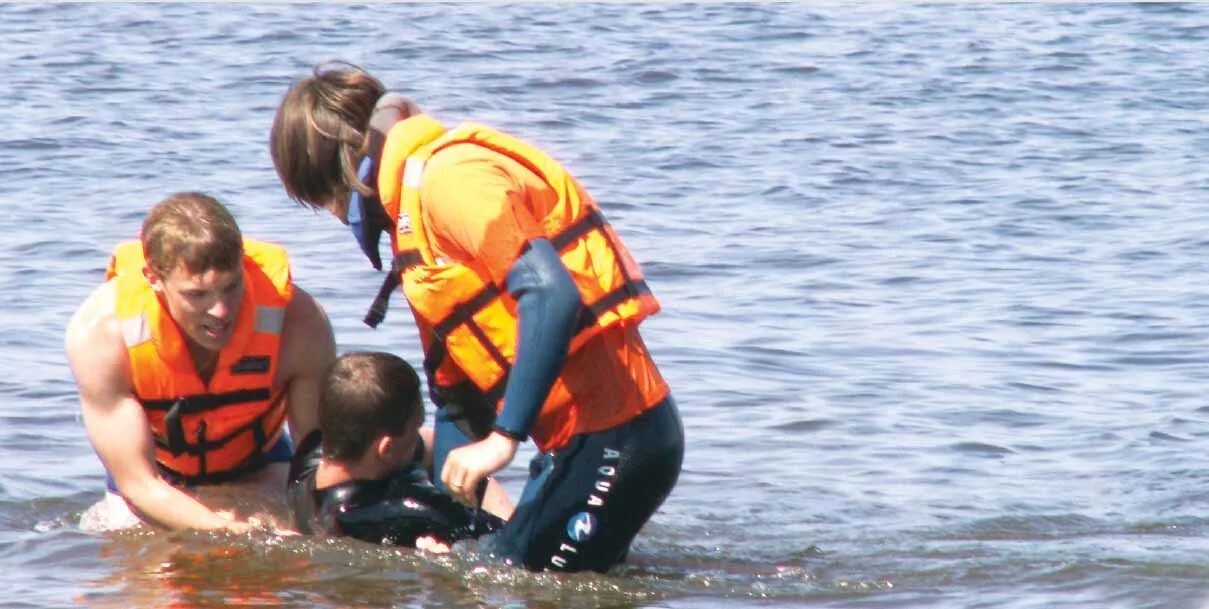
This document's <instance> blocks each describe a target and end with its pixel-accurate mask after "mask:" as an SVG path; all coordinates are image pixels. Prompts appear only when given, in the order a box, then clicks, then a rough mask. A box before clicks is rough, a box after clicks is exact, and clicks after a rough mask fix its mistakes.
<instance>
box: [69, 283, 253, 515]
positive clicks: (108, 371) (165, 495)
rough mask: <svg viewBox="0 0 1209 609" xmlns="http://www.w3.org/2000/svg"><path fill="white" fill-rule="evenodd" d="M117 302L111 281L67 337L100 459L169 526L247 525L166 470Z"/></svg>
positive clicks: (132, 498) (138, 505)
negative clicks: (172, 479)
mask: <svg viewBox="0 0 1209 609" xmlns="http://www.w3.org/2000/svg"><path fill="white" fill-rule="evenodd" d="M112 303H113V285H112V283H110V284H105V285H102V286H101V287H99V288H97V290H95V291H94V292H93V294H92V295H91V296H90V297H89V298H88V299H87V300H85V302H84V304H83V305H81V307H80V309H79V310H77V311H76V313H75V315H74V316H73V317H72V319H71V321H70V322H69V324H68V328H67V336H66V347H67V358H68V361H69V363H70V365H71V370H72V373H73V374H74V375H75V377H76V382H77V384H78V385H79V390H80V404H81V408H82V410H83V418H84V427H85V429H86V431H87V433H88V439H89V440H90V441H91V442H92V445H93V448H94V449H95V450H96V452H97V455H98V456H99V457H100V459H101V462H102V463H103V464H104V465H105V468H106V469H107V470H108V471H109V473H110V475H112V476H113V479H114V482H115V483H116V484H117V487H118V490H119V492H121V494H122V496H124V497H125V498H126V499H127V500H128V501H129V502H130V503H131V504H132V505H133V506H134V508H135V510H136V511H137V512H138V513H139V515H140V516H141V517H143V518H145V519H147V520H150V521H152V522H154V523H156V524H159V525H161V526H164V527H168V528H170V529H220V528H226V529H230V530H233V531H236V532H243V531H246V530H248V529H249V528H250V525H248V524H247V523H245V522H239V521H233V520H231V519H230V518H227V517H224V516H222V515H220V514H218V513H217V512H215V511H213V510H211V509H210V508H208V507H206V506H205V505H203V504H202V503H201V502H199V501H197V500H196V499H194V498H193V497H192V496H190V495H188V494H187V493H185V492H183V491H181V490H180V489H178V488H176V487H174V486H172V485H171V484H168V483H167V482H166V481H164V480H163V478H161V477H160V475H159V472H158V471H157V470H156V465H155V458H154V442H153V440H152V436H151V425H150V423H149V422H148V421H147V416H146V414H145V412H144V411H143V407H142V405H141V404H139V402H138V400H137V399H136V398H135V397H134V390H133V387H132V386H131V381H130V378H131V375H130V369H129V366H130V363H129V358H128V356H127V354H126V347H125V343H124V342H123V340H122V333H121V328H120V326H119V323H118V321H117V319H116V318H114V317H113V315H112V314H111V313H110V311H112V310H113V306H112Z"/></svg>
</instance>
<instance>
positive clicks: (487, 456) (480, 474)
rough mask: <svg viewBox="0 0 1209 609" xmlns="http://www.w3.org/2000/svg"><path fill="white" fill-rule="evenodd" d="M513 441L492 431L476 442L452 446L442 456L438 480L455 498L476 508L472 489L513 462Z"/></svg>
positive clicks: (514, 445) (474, 489) (514, 450)
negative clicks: (442, 460)
mask: <svg viewBox="0 0 1209 609" xmlns="http://www.w3.org/2000/svg"><path fill="white" fill-rule="evenodd" d="M516 444H517V442H516V440H515V439H513V438H509V437H508V436H506V435H504V434H502V433H499V432H495V431H493V432H491V433H490V434H489V435H488V436H487V437H486V438H483V439H482V440H479V441H478V442H475V443H473V444H467V445H466V446H463V447H461V448H455V449H454V450H452V451H450V452H449V456H448V457H446V458H445V467H443V468H442V469H441V482H443V483H444V484H445V488H448V489H449V494H450V495H452V496H453V498H454V499H457V500H458V501H459V502H460V503H463V504H465V505H467V506H469V507H472V508H477V507H478V501H477V498H476V497H475V492H476V491H477V490H478V487H479V482H481V481H482V480H483V478H486V477H487V476H490V475H491V474H493V473H495V472H497V471H499V470H501V469H503V468H504V466H505V465H508V464H509V463H511V462H512V458H513V457H515V456H516Z"/></svg>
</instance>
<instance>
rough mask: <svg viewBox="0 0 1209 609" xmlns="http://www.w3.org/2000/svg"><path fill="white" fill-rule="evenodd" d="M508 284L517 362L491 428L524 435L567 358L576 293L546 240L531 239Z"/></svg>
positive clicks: (518, 436)
mask: <svg viewBox="0 0 1209 609" xmlns="http://www.w3.org/2000/svg"><path fill="white" fill-rule="evenodd" d="M507 287H508V292H509V293H510V294H512V296H513V297H514V298H515V299H516V312H517V324H518V328H517V342H516V361H515V362H514V363H513V365H512V372H510V373H509V375H508V385H507V387H506V388H505V389H504V407H503V408H502V409H501V410H500V414H499V416H498V417H496V419H495V428H496V429H497V430H499V431H501V432H503V433H505V434H507V435H509V436H511V437H513V438H516V439H518V440H522V439H524V438H525V437H527V436H528V434H529V429H530V428H532V427H533V423H534V421H536V420H537V415H538V413H539V412H540V411H541V407H542V404H543V403H545V401H546V396H547V395H548V394H549V393H550V388H551V387H552V386H553V385H554V381H555V379H556V378H558V373H559V371H560V370H562V367H563V363H564V362H565V361H566V358H567V349H568V346H569V345H570V343H571V335H572V331H573V330H574V328H575V320H576V318H577V316H578V313H579V309H580V296H579V290H578V289H577V288H576V287H575V280H574V279H572V278H571V274H570V273H569V272H568V271H567V268H566V267H565V266H563V263H562V259H560V258H559V257H558V252H556V251H555V250H554V246H553V245H552V244H551V243H550V241H549V240H547V239H535V240H533V241H530V242H529V244H528V247H527V248H526V249H525V251H524V253H523V254H521V256H520V257H518V258H517V259H516V263H515V264H513V265H512V270H511V271H510V272H509V273H508V284H507Z"/></svg>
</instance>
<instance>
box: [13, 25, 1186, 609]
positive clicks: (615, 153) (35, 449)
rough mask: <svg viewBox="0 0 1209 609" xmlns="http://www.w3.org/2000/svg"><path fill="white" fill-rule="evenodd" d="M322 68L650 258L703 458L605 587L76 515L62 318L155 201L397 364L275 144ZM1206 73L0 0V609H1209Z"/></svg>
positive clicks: (962, 33)
mask: <svg viewBox="0 0 1209 609" xmlns="http://www.w3.org/2000/svg"><path fill="white" fill-rule="evenodd" d="M336 58H342V59H346V60H349V61H352V62H355V63H357V64H360V65H362V66H364V67H366V68H367V69H369V70H371V71H372V72H374V73H375V74H377V75H378V76H379V77H381V78H382V79H383V80H384V81H385V82H387V83H388V84H389V85H390V86H391V87H393V88H395V89H396V90H399V91H402V92H404V93H406V94H408V95H411V96H412V97H414V98H415V99H416V100H417V101H418V102H419V103H420V104H421V105H422V106H423V107H424V108H425V109H426V110H428V111H429V112H430V113H431V114H433V115H434V116H436V117H437V118H439V119H442V120H444V121H446V122H447V123H449V124H455V123H457V122H459V121H461V120H477V121H480V122H485V123H488V124H492V125H495V126H497V127H500V128H502V129H504V130H507V131H510V132H513V133H515V134H518V135H521V136H522V137H524V138H526V139H528V140H530V141H532V142H534V143H537V144H538V145H540V146H542V147H544V148H545V149H547V150H548V151H549V152H551V153H552V154H554V155H555V156H556V157H557V158H559V159H561V160H562V161H563V162H564V163H565V164H566V165H567V166H568V167H569V168H570V169H571V170H572V171H573V172H574V173H575V174H576V175H577V176H579V177H580V178H581V179H582V181H583V182H584V183H585V184H586V185H587V186H588V188H589V189H590V190H591V191H592V192H593V193H594V194H595V195H596V197H597V198H598V199H599V200H600V201H601V203H602V205H603V207H604V209H605V213H606V214H607V215H608V217H609V219H610V220H611V221H612V222H613V224H614V225H615V226H616V227H617V228H618V230H619V231H620V233H621V234H622V235H623V237H624V239H625V241H626V242H627V243H628V245H629V246H630V248H631V250H632V251H633V252H634V253H635V255H636V257H637V258H638V259H639V260H640V261H641V262H642V264H643V265H644V268H645V269H646V271H647V274H648V277H649V280H650V283H651V285H652V287H653V289H654V290H655V292H656V294H657V295H658V296H659V297H660V299H661V300H662V303H663V305H664V312H663V313H661V314H660V315H658V316H656V317H655V318H653V319H651V320H650V321H649V322H648V323H647V324H646V325H645V328H646V330H645V335H646V337H647V341H648V344H649V345H650V347H651V349H652V351H653V352H654V354H655V356H656V358H657V361H658V362H659V364H660V366H661V369H662V371H663V372H664V374H665V376H666V377H667V378H668V380H669V381H670V383H671V385H672V387H673V390H674V392H675V395H676V397H677V400H678V402H679V404H680V406H681V410H682V413H683V416H684V419H685V425H686V432H687V438H688V440H687V442H688V445H687V453H686V457H685V469H684V473H683V475H682V476H681V479H680V484H679V486H678V488H677V490H676V492H675V493H674V494H673V495H672V497H671V498H670V499H669V500H668V501H667V503H665V505H664V506H663V508H662V509H661V510H660V512H659V513H658V514H657V515H656V516H655V518H654V519H653V520H652V521H651V522H650V524H649V525H648V526H647V527H646V529H644V531H643V533H642V535H641V536H640V538H639V540H638V541H637V543H636V544H635V547H634V549H633V552H632V553H631V560H630V562H629V563H628V564H627V565H625V566H623V567H621V568H619V569H617V570H616V571H614V572H612V573H610V574H608V575H603V576H602V575H571V576H565V575H564V576H556V575H550V574H540V575H534V574H529V573H522V572H517V571H510V570H506V569H501V568H497V567H487V568H484V567H482V566H481V565H480V564H479V563H477V562H476V561H475V559H474V556H473V554H469V553H459V554H455V555H452V556H446V557H441V558H436V559H433V558H426V557H423V556H417V555H415V554H413V553H411V552H410V551H407V550H398V549H388V548H378V547H373V546H369V545H366V544H359V543H354V542H348V541H345V540H316V539H306V538H300V537H285V538H278V537H272V536H267V535H261V536H258V537H255V538H230V537H223V536H216V535H210V534H199V533H178V534H170V533H163V532H150V531H136V532H126V533H118V534H98V533H91V532H87V531H82V530H80V528H79V519H80V515H81V514H82V513H83V512H84V511H85V510H86V509H87V508H88V507H89V506H90V505H91V504H92V503H94V502H95V501H96V500H97V499H99V498H100V495H101V488H102V484H103V473H102V470H101V468H100V465H99V463H98V462H97V460H96V458H95V457H94V455H93V454H92V451H91V448H90V446H89V444H88V441H87V439H86V437H85V435H84V432H83V428H82V425H81V423H80V415H79V406H78V402H77V398H76V394H75V386H74V382H73V380H72V377H71V375H70V372H69V371H68V369H67V366H66V362H65V358H64V355H63V349H62V336H63V328H64V325H65V323H66V321H67V319H68V317H69V315H70V313H71V312H72V310H73V309H74V308H75V306H76V305H77V304H78V303H79V302H80V300H81V299H82V298H83V297H84V296H85V294H87V292H88V291H89V290H90V289H91V288H92V287H93V286H95V285H96V284H97V283H98V282H99V281H100V280H101V276H102V271H103V268H104V264H105V261H106V256H107V254H108V252H109V250H110V248H111V247H112V245H113V244H114V243H115V242H117V241H119V240H122V239H128V238H132V237H133V236H134V235H135V233H136V231H137V230H138V226H139V224H140V222H141V219H142V216H143V214H144V213H145V212H146V210H147V209H148V208H149V207H150V206H151V205H152V204H153V203H155V202H157V201H159V200H160V199H162V198H163V197H165V196H166V195H167V194H169V193H171V192H174V191H178V190H203V191H206V192H208V193H211V194H213V195H215V196H217V197H218V198H220V199H221V200H223V201H224V202H225V203H227V204H228V205H229V206H230V207H231V209H232V210H233V211H234V213H235V214H236V216H237V218H238V219H239V220H240V222H241V224H242V226H243V228H244V230H245V233H247V234H249V235H252V236H257V237H261V238H265V239H270V240H275V241H278V242H280V243H283V244H285V245H286V246H287V247H288V248H289V251H290V252H291V255H292V258H293V261H294V274H295V278H296V280H297V281H298V283H299V284H300V285H301V286H303V287H304V288H306V289H307V290H309V291H310V292H311V293H312V294H314V295H315V296H316V297H317V298H318V299H319V300H320V302H321V303H322V304H323V305H324V306H325V307H326V309H327V311H328V313H329V315H330V316H331V318H332V321H333V324H334V326H335V330H336V335H337V340H338V342H339V344H340V348H341V349H342V350H348V349H366V348H372V349H386V350H392V351H394V352H396V353H399V354H400V355H403V356H404V357H407V358H408V359H409V360H411V361H413V362H418V361H419V349H418V346H417V343H416V337H415V333H414V330H413V329H412V327H411V324H410V320H409V319H408V315H407V314H406V312H405V310H404V309H402V308H400V309H399V310H396V311H395V312H394V313H393V314H392V315H391V316H390V317H389V318H388V319H387V322H386V323H385V324H384V325H383V326H382V327H381V328H380V329H378V330H370V329H368V328H366V327H365V326H363V325H361V323H360V318H361V315H362V313H363V312H364V310H365V308H366V306H368V303H369V301H370V300H371V299H372V297H373V294H374V291H375V290H376V289H377V286H378V284H379V282H380V280H381V275H379V274H377V273H375V272H374V271H373V270H372V269H371V268H370V267H369V265H368V264H367V263H366V262H365V261H364V259H363V258H362V257H361V254H360V252H359V251H358V250H357V247H356V245H355V244H354V242H353V240H352V239H351V238H350V237H349V236H348V234H347V232H346V231H345V230H344V229H343V228H342V227H340V226H339V225H338V224H336V223H335V222H333V221H332V220H331V219H330V218H329V217H327V216H326V215H317V214H313V213H310V212H306V211H303V210H301V209H300V208H298V207H297V206H296V205H294V204H293V203H291V202H290V201H289V200H288V199H287V198H286V197H285V196H284V194H283V192H282V190H281V188H280V187H279V185H278V184H277V181H276V176H275V174H274V172H273V169H272V165H271V162H270V160H269V157H268V153H267V139H268V129H269V125H270V123H271V121H272V117H273V113H274V110H275V108H276V104H277V101H278V99H279V98H280V96H281V94H282V93H283V92H284V90H285V88H286V87H287V86H288V84H289V83H290V82H292V81H293V80H294V79H296V78H298V77H301V76H303V75H305V74H306V73H307V72H308V69H309V67H310V66H311V65H313V64H314V63H315V62H317V61H321V60H326V59H336ZM1206 58H1209V5H1200V4H1193V5H1157V4H1138V5H1127V4H1100V5H1084V4H1041V5H1037V4H1031V5H1030V4H994V3H991V4H982V3H977V4H968V5H967V4H940V5H915V4H905V5H895V4H889V3H879V4H868V5H864V4H861V5H830V4H829V5H813V4H805V3H803V4H698V5H677V4H601V5H578V4H574V5H573V4H549V5H497V4H488V5H462V4H440V5H429V4H424V5H402V4H392V5H384V6H378V7H365V6H354V5H294V4H271V5H246V4H236V5H226V4H212V5H194V4H182V5H144V4H138V5H109V4H105V5H66V4H62V5H61V4H48V5H39V4H21V5H13V4H8V5H0V65H3V66H4V67H5V71H4V74H5V75H4V85H3V86H2V87H0V102H2V105H3V109H4V118H3V119H2V122H0V127H2V129H0V181H2V183H3V186H2V187H0V207H2V208H3V212H2V213H0V236H2V238H0V362H3V363H2V364H0V371H3V374H0V589H3V590H5V594H4V596H3V598H0V606H3V607H38V608H43V607H77V606H89V607H114V608H119V607H121V608H124V607H184V608H190V609H198V608H206V607H232V606H275V607H300V608H301V607H308V608H309V607H324V608H334V607H347V606H365V607H408V608H410V607H448V608H463V607H465V608H470V607H474V608H479V607H509V608H518V607H526V608H534V609H539V608H541V609H545V608H553V607H572V606H573V607H601V608H603V607H610V608H677V609H688V608H692V609H698V608H706V609H711V608H717V609H739V608H743V609H747V608H757V607H758V608H767V607H811V608H814V607H836V608H839V607H844V608H849V607H858V608H861V607H864V608H870V607H876V608H888V609H889V608H893V609H915V608H918V609H924V608H928V609H932V608H937V607H946V608H949V607H959V608H981V607H986V608H992V607H993V608H996V609H999V608H1011V609H1024V608H1047V609H1048V608H1052V607H1064V608H1086V609H1109V608H1130V609H1133V608H1155V609H1202V608H1204V607H1209V510H1207V508H1209V462H1207V458H1206V454H1207V453H1209V450H1207V448H1209V399H1207V398H1206V393H1207V392H1206V389H1207V388H1209V367H1207V366H1206V352H1207V351H1209V281H1206V277H1207V271H1209V268H1207V267H1209V265H1207V263H1206V257H1207V254H1209V170H1207V167H1209V126H1207V123H1206V116H1207V115H1209V64H1207V63H1206ZM524 464H525V455H524V454H522V456H521V457H520V458H518V460H517V461H516V463H515V464H514V465H513V466H512V467H511V468H509V469H508V470H507V471H506V472H505V474H504V476H503V480H504V483H505V486H506V487H507V488H509V489H510V490H511V491H513V493H514V494H515V492H516V491H517V490H519V488H520V484H521V483H522V478H523V476H524V472H525V469H524Z"/></svg>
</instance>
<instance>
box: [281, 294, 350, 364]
mask: <svg viewBox="0 0 1209 609" xmlns="http://www.w3.org/2000/svg"><path fill="white" fill-rule="evenodd" d="M335 349H336V346H335V337H334V336H333V334H332V325H331V322H329V321H328V318H327V313H326V312H325V311H324V310H323V307H321V306H320V305H319V303H318V301H316V300H315V298H314V297H312V296H311V295H310V294H309V293H307V291H306V290H303V289H302V288H300V287H297V286H295V287H294V297H293V298H292V299H290V304H289V305H288V306H287V307H286V309H285V323H284V324H283V327H282V335H281V368H280V371H281V375H282V376H283V377H285V378H289V377H292V376H294V375H295V374H298V373H305V372H306V371H311V370H313V369H314V368H315V367H316V366H318V367H320V368H321V369H326V366H327V364H328V363H329V361H330V360H331V359H332V358H334V357H335Z"/></svg>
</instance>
